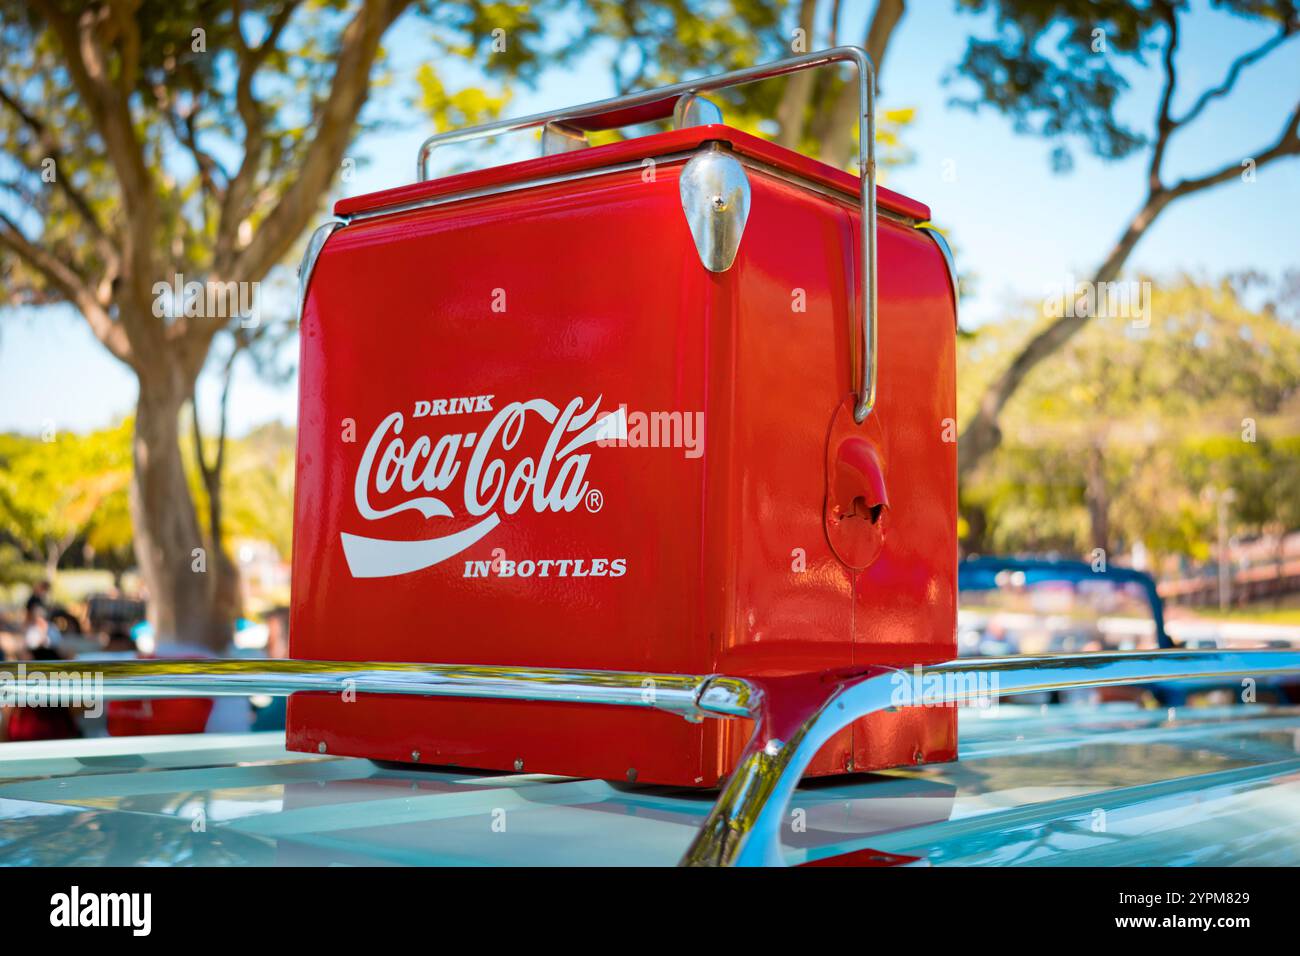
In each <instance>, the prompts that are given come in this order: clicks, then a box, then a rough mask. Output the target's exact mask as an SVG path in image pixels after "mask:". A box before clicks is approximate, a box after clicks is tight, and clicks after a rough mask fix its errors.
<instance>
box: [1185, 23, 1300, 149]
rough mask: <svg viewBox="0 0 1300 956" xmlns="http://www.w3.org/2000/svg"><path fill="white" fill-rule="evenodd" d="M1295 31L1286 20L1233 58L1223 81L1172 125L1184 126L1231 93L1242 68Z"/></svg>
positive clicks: (1260, 58)
mask: <svg viewBox="0 0 1300 956" xmlns="http://www.w3.org/2000/svg"><path fill="white" fill-rule="evenodd" d="M1295 32H1296V26H1295V23H1294V22H1293V21H1288V22H1286V23H1285V24H1283V26H1282V31H1281V32H1280V33H1278V34H1276V35H1275V36H1272V37H1270V38H1269V39H1268V40H1265V41H1264V42H1263V43H1261V44H1260V45H1259V46H1257V47H1255V49H1253V50H1250V51H1248V52H1246V53H1243V54H1242V55H1241V56H1239V57H1237V59H1235V60H1234V61H1233V62H1232V66H1230V67H1229V68H1228V75H1227V77H1225V78H1224V81H1223V82H1222V83H1220V84H1219V85H1218V86H1216V87H1213V88H1212V89H1208V90H1206V91H1205V92H1204V93H1202V94H1201V95H1200V97H1199V98H1198V99H1197V100H1196V102H1195V103H1193V104H1192V107H1191V108H1190V109H1189V110H1188V111H1187V112H1186V113H1184V114H1183V115H1182V116H1181V117H1179V118H1178V119H1176V120H1174V125H1175V126H1185V125H1186V124H1188V123H1190V122H1191V121H1192V120H1194V119H1196V117H1198V116H1200V115H1201V112H1202V111H1203V110H1204V109H1205V107H1206V106H1207V105H1209V103H1210V102H1211V101H1212V100H1215V99H1218V98H1220V97H1223V96H1227V95H1228V94H1229V93H1231V92H1232V88H1233V87H1234V86H1236V84H1237V79H1238V77H1240V76H1241V71H1242V70H1244V69H1245V68H1246V67H1248V66H1250V65H1251V64H1252V63H1256V62H1258V61H1260V60H1262V59H1263V58H1264V57H1266V56H1268V54H1270V53H1271V52H1273V50H1274V49H1275V48H1276V47H1278V46H1280V45H1281V44H1283V43H1285V42H1286V41H1287V40H1288V39H1290V38H1291V37H1292V36H1294V35H1295Z"/></svg>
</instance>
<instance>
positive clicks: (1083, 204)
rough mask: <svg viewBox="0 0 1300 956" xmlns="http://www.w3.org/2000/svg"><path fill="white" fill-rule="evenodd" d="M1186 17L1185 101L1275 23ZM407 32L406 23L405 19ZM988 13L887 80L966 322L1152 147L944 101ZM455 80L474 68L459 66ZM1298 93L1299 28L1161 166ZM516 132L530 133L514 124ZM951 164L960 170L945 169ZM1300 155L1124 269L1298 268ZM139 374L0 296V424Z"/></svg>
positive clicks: (211, 384) (920, 16) (911, 34)
mask: <svg viewBox="0 0 1300 956" xmlns="http://www.w3.org/2000/svg"><path fill="white" fill-rule="evenodd" d="M844 7H845V11H846V17H847V19H846V21H845V22H846V24H848V25H849V26H848V29H845V30H844V33H843V35H844V36H848V37H853V36H856V37H859V38H860V37H861V36H862V34H863V32H864V31H863V26H862V25H863V24H865V22H866V17H867V11H868V4H867V3H866V2H865V0H859V2H846V3H845V4H844ZM1185 22H1186V26H1185V30H1184V35H1183V38H1182V49H1181V52H1180V57H1179V60H1178V67H1179V75H1180V84H1181V90H1182V95H1181V96H1179V97H1178V98H1177V99H1176V101H1175V109H1176V111H1177V109H1178V108H1179V107H1181V108H1186V106H1187V104H1188V103H1189V102H1190V100H1191V99H1192V98H1193V97H1194V96H1195V95H1196V94H1197V93H1198V92H1199V91H1200V90H1201V89H1204V88H1205V87H1206V86H1208V85H1212V84H1215V83H1218V82H1219V81H1220V80H1221V79H1222V77H1223V75H1224V72H1225V70H1226V68H1227V65H1228V63H1229V62H1230V61H1231V60H1232V58H1233V57H1234V56H1236V55H1237V54H1238V53H1240V52H1241V51H1243V50H1245V49H1248V48H1249V47H1251V46H1253V45H1255V44H1256V43H1258V42H1259V41H1260V39H1262V38H1263V36H1264V35H1265V33H1264V31H1263V29H1262V28H1260V27H1257V26H1253V25H1251V24H1248V23H1245V22H1242V21H1240V20H1238V19H1235V18H1232V17H1229V16H1226V15H1224V14H1221V13H1218V12H1217V11H1213V10H1210V9H1209V8H1208V5H1207V4H1205V3H1198V5H1197V9H1196V13H1195V15H1194V16H1193V17H1191V18H1190V19H1188V20H1187V21H1185ZM570 26H571V25H570V24H567V23H566V24H559V25H557V26H556V27H555V30H554V32H555V33H556V34H564V33H566V32H567V31H568V29H569V27H570ZM399 29H400V28H399ZM989 29H990V25H989V21H988V19H987V18H983V19H981V18H974V17H969V16H958V15H957V14H955V13H954V12H953V11H952V4H951V3H950V2H946V0H939V2H928V3H914V4H912V5H911V8H910V9H909V10H908V12H907V15H906V17H905V18H904V20H903V22H902V23H901V25H900V26H899V28H898V32H897V34H896V35H895V37H894V40H893V42H892V44H891V46H890V49H889V56H888V60H887V62H886V66H885V70H884V73H883V76H882V83H881V87H882V96H881V99H880V104H879V105H880V106H881V108H884V109H888V108H893V107H905V106H912V107H916V109H917V116H916V120H915V122H914V123H913V124H912V125H911V126H910V127H909V128H908V131H907V136H906V145H907V147H908V148H909V149H910V150H911V151H912V153H913V154H914V156H915V161H914V162H913V163H912V164H911V165H909V166H906V167H902V168H897V169H892V170H890V171H889V173H888V176H887V178H886V183H887V184H888V185H889V186H890V187H891V188H893V189H896V190H899V191H901V192H903V193H906V194H908V195H910V196H913V197H915V198H917V199H919V200H921V201H923V202H925V203H927V204H929V205H930V207H931V209H932V210H933V212H934V219H935V221H936V222H937V223H939V224H940V225H941V226H943V227H945V228H946V229H948V230H949V231H950V235H951V237H952V239H953V241H954V245H955V248H956V251H957V257H958V263H959V267H960V269H961V270H962V271H963V272H972V273H974V274H975V276H976V291H975V294H974V295H972V296H971V297H970V298H968V299H966V300H965V301H963V304H962V324H963V325H964V326H967V327H971V326H975V325H979V324H981V323H984V322H989V321H997V320H999V319H1000V318H1003V317H1005V316H1007V315H1008V314H1012V313H1015V312H1017V311H1018V310H1019V308H1020V304H1021V303H1024V302H1026V301H1031V302H1037V301H1039V300H1040V299H1041V298H1042V296H1043V294H1044V293H1045V292H1046V291H1047V289H1048V288H1049V286H1055V285H1059V284H1060V283H1061V282H1063V281H1064V280H1065V279H1066V278H1067V277H1068V276H1072V275H1073V276H1078V277H1083V276H1085V275H1086V274H1087V271H1088V270H1089V269H1091V268H1092V267H1094V266H1095V265H1096V263H1097V262H1098V261H1099V260H1100V259H1101V257H1102V256H1103V255H1104V254H1105V252H1106V251H1107V250H1108V249H1109V247H1110V245H1111V244H1112V243H1113V242H1114V241H1115V239H1116V237H1117V235H1118V233H1119V230H1120V228H1121V227H1122V225H1123V224H1124V223H1125V222H1126V221H1127V219H1128V217H1129V215H1131V213H1132V212H1133V211H1134V209H1135V208H1136V207H1137V205H1138V203H1139V202H1140V200H1141V198H1142V191H1143V179H1144V169H1145V161H1146V160H1145V156H1144V155H1138V156H1135V157H1131V158H1129V159H1127V160H1124V161H1122V162H1118V163H1109V164H1107V163H1102V162H1100V161H1098V160H1096V159H1093V158H1091V157H1090V156H1088V155H1087V154H1086V153H1085V152H1084V151H1082V150H1077V149H1076V150H1074V155H1075V166H1074V169H1073V171H1072V172H1071V173H1069V174H1068V175H1064V176H1058V175H1054V174H1053V173H1052V172H1051V167H1050V162H1049V156H1050V151H1051V146H1050V145H1049V144H1048V143H1047V142H1046V141H1043V140H1040V139H1036V138H1033V137H1028V136H1017V135H1016V134H1015V133H1014V132H1013V131H1012V130H1011V126H1010V124H1009V123H1008V122H1007V121H1006V120H1005V119H1003V118H1002V117H1001V116H999V115H997V114H994V113H992V112H982V113H977V114H975V113H971V112H969V111H967V110H964V109H961V108H957V107H952V106H950V105H949V99H950V98H951V97H952V96H953V95H954V94H955V93H957V92H958V91H959V90H960V89H961V87H960V85H952V86H945V85H943V83H942V82H941V78H942V76H943V75H944V74H945V73H947V72H948V71H949V70H950V69H951V68H952V67H953V66H954V65H955V64H956V63H957V62H958V60H959V59H960V57H961V54H962V51H963V49H964V47H965V43H966V38H967V36H968V35H969V33H970V32H971V31H980V32H984V33H987V32H988V30H989ZM418 39H419V30H418V29H417V28H412V29H411V30H410V31H409V32H406V33H403V34H402V35H401V36H399V38H398V39H397V40H395V41H394V42H393V43H392V44H391V47H390V50H389V53H390V66H391V67H392V70H393V74H394V78H395V82H394V83H393V84H392V85H391V87H389V88H386V89H384V90H383V91H381V92H380V93H379V94H378V95H377V96H376V98H375V99H374V100H373V101H372V103H371V105H370V107H369V110H370V113H369V114H368V115H371V116H375V117H383V118H385V119H395V120H398V121H399V122H396V123H390V124H388V125H389V127H390V128H388V129H386V130H385V131H383V132H379V133H372V134H367V135H364V136H362V137H361V138H359V139H358V141H357V142H356V144H355V145H354V146H353V148H352V150H351V151H350V154H351V155H354V156H358V157H362V158H363V159H364V160H365V162H364V164H363V165H362V166H361V167H360V168H359V169H358V170H357V171H356V173H355V174H354V176H353V177H352V179H351V181H350V182H348V183H346V184H342V185H341V187H340V192H342V193H344V194H359V193H365V192H371V191H373V190H376V189H383V188H387V187H390V186H395V185H400V184H402V183H405V182H409V181H410V180H411V178H412V171H413V167H414V156H415V153H416V149H417V147H418V145H419V143H420V141H421V140H422V139H423V138H424V136H425V135H427V132H428V128H427V124H426V123H425V122H423V121H422V120H421V119H420V118H419V117H417V116H414V115H413V114H412V113H411V112H410V110H409V109H407V108H406V107H405V106H404V105H403V100H404V98H405V97H406V96H407V95H408V94H409V93H410V88H409V86H407V85H405V84H404V83H403V82H401V81H402V78H404V77H409V76H412V75H413V74H414V70H415V67H416V66H417V65H418V63H419V57H420V55H421V50H422V49H426V48H424V47H422V45H421V44H420V43H419V42H418ZM609 56H610V49H609V47H608V46H602V45H601V44H596V45H595V46H593V48H592V49H591V51H590V52H589V53H588V54H587V55H585V56H584V57H583V58H582V59H581V60H579V61H577V62H576V63H574V64H572V66H570V67H568V68H566V69H565V70H564V71H559V70H554V71H551V72H549V73H547V74H546V75H544V76H543V77H542V79H541V81H540V82H539V84H538V86H537V88H536V89H527V88H520V89H518V90H517V91H516V94H515V97H514V100H513V102H512V104H511V107H510V112H511V113H515V114H524V113H532V112H536V111H540V110H543V109H547V108H550V107H555V106H560V105H568V104H571V103H577V102H582V101H585V100H591V99H597V98H601V97H603V96H607V95H609V94H611V93H612V92H613V88H612V83H611V79H610V74H609V68H608V65H609ZM447 80H448V82H449V85H450V84H454V83H456V82H458V81H459V82H472V80H473V77H472V74H470V73H468V72H461V71H458V72H454V73H452V74H451V75H449V76H448V77H447ZM1132 82H1133V89H1132V90H1131V91H1130V92H1129V94H1127V97H1126V99H1125V102H1124V105H1123V110H1124V114H1123V115H1124V116H1125V117H1126V118H1129V119H1130V120H1131V121H1132V123H1133V124H1134V125H1135V126H1136V127H1137V128H1139V129H1145V128H1147V126H1148V125H1149V122H1150V118H1151V117H1152V116H1153V115H1154V112H1155V105H1156V95H1157V87H1156V71H1154V70H1151V71H1148V72H1145V73H1141V72H1139V73H1135V74H1133V75H1132ZM1298 96H1300V38H1293V39H1292V40H1291V41H1290V42H1289V43H1288V44H1287V45H1285V46H1284V47H1282V48H1281V49H1280V50H1277V51H1275V52H1274V54H1273V55H1272V56H1271V57H1269V58H1268V59H1267V60H1266V61H1264V62H1263V63H1261V64H1258V65H1257V66H1255V67H1253V68H1251V69H1250V70H1248V71H1247V72H1246V74H1245V75H1244V76H1243V78H1242V80H1241V82H1240V83H1239V84H1238V88H1237V90H1236V92H1234V94H1233V96H1232V97H1231V98H1230V99H1227V100H1224V101H1220V102H1218V103H1216V104H1215V105H1213V106H1212V107H1211V108H1209V109H1208V110H1207V111H1206V112H1205V114H1203V115H1202V117H1201V118H1200V119H1199V120H1198V121H1197V123H1196V125H1195V127H1194V128H1191V129H1189V130H1187V131H1185V132H1183V133H1181V134H1179V135H1178V137H1177V138H1176V139H1175V140H1174V142H1173V145H1172V147H1171V149H1170V153H1169V155H1168V157H1167V160H1166V166H1165V173H1166V178H1169V179H1172V178H1177V177H1179V176H1182V175H1190V174H1196V173H1200V172H1205V171H1208V170H1211V169H1216V168H1218V167H1219V166H1221V165H1222V164H1223V163H1225V162H1228V161H1240V159H1242V158H1245V157H1246V156H1249V155H1250V154H1251V152H1252V151H1257V150H1259V149H1262V148H1263V147H1264V146H1265V145H1266V144H1268V143H1269V142H1271V141H1272V140H1273V139H1274V138H1275V137H1276V136H1277V135H1278V133H1279V132H1280V130H1281V125H1282V122H1283V120H1284V118H1285V117H1286V115H1287V112H1288V110H1289V109H1290V108H1291V106H1292V105H1293V104H1294V103H1295V102H1296V100H1297V97H1298ZM521 138H523V137H521ZM526 148H528V144H527V143H515V144H513V145H511V146H504V145H503V146H502V147H501V149H500V151H499V152H497V153H495V154H491V153H488V154H484V156H483V162H484V163H488V162H492V161H500V160H501V159H502V158H506V157H508V158H512V159H513V158H518V157H519V156H520V155H521V154H520V149H526ZM954 172H955V176H953V175H952V173H954ZM1298 223H1300V159H1295V158H1292V159H1288V160H1283V161H1280V162H1278V163H1275V164H1272V165H1269V166H1266V167H1264V168H1263V169H1261V170H1259V172H1258V175H1257V179H1256V181H1255V182H1254V183H1242V182H1239V181H1233V182H1231V183H1228V184H1226V185H1223V186H1220V187H1217V188H1216V189H1214V190H1212V191H1209V192H1206V193H1203V194H1201V195H1198V196H1194V197H1192V198H1190V199H1187V200H1184V201H1181V202H1179V203H1178V204H1176V205H1175V206H1173V207H1172V208H1171V209H1169V210H1168V211H1167V212H1166V213H1165V214H1164V215H1163V216H1162V218H1161V219H1160V220H1159V221H1158V222H1157V224H1156V225H1155V227H1154V228H1153V229H1152V230H1151V231H1150V232H1149V233H1148V235H1147V236H1146V237H1145V238H1144V239H1143V240H1142V243H1141V244H1140V245H1139V247H1138V249H1137V251H1136V253H1135V254H1134V256H1133V257H1132V259H1131V260H1130V262H1129V266H1128V269H1129V271H1130V272H1131V273H1136V272H1144V273H1151V274H1155V275H1172V274H1176V273H1178V272H1182V271H1187V272H1191V273H1194V274H1202V275H1218V274H1220V273H1222V272H1225V271H1232V270H1240V269H1246V268H1253V269H1258V270H1261V271H1264V272H1267V273H1272V274H1277V273H1280V272H1281V271H1283V270H1284V269H1287V268H1296V267H1300V254H1298V252H1300V241H1297V240H1298V239H1300V224H1298ZM135 395H136V386H135V380H134V377H133V376H132V375H131V373H130V372H129V371H128V370H127V369H126V368H125V367H123V366H121V365H119V364H118V363H117V362H116V361H115V360H114V359H112V358H111V357H110V356H109V355H108V354H107V352H105V351H104V350H103V349H102V348H101V347H100V346H99V345H98V344H97V343H96V342H94V340H93V339H92V337H91V335H90V333H89V331H88V330H87V329H86V328H85V325H84V323H83V322H82V320H81V319H80V318H79V317H78V316H75V315H73V314H72V313H71V312H70V311H69V310H67V309H63V308H56V309H43V310H12V309H10V310H0V430H16V431H23V432H29V433H34V432H38V431H40V430H41V429H42V428H43V427H44V423H45V422H47V421H52V422H53V423H54V424H55V427H56V428H58V429H59V430H68V429H71V430H84V429H88V428H97V427H102V426H104V425H107V424H109V423H111V422H112V421H115V420H116V419H118V418H120V417H121V416H122V415H123V414H126V413H128V412H129V411H130V410H131V408H132V406H133V405H134V403H135ZM215 401H216V382H215V380H214V378H213V376H210V375H206V376H205V377H204V379H203V380H201V383H200V403H201V404H202V405H204V407H205V409H207V410H210V409H211V408H212V407H213V406H214V404H215ZM295 410H296V385H295V384H294V383H290V384H288V385H287V386H283V387H279V388H273V387H271V386H268V385H265V384H263V383H262V382H260V381H258V380H257V379H256V378H255V377H254V376H253V375H252V374H251V373H250V372H249V371H248V370H247V369H245V370H244V371H243V373H242V374H240V375H239V377H238V380H237V385H236V388H235V389H234V392H233V394H232V399H231V413H232V429H233V432H234V434H236V435H238V434H242V433H244V432H246V431H247V430H249V429H250V428H252V427H254V426H256V425H258V424H260V423H262V422H265V421H267V420H270V419H280V420H283V421H286V422H292V421H293V419H294V417H295Z"/></svg>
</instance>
